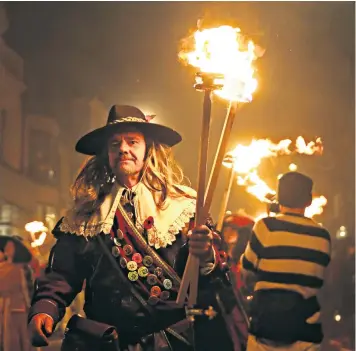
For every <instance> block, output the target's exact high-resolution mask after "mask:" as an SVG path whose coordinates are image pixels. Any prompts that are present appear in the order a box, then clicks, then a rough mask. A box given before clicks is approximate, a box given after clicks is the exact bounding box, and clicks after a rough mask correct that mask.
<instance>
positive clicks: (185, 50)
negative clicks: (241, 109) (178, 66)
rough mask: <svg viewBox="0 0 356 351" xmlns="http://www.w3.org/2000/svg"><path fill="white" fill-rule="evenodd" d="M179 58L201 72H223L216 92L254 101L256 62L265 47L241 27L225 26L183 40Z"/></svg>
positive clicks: (242, 100)
mask: <svg viewBox="0 0 356 351" xmlns="http://www.w3.org/2000/svg"><path fill="white" fill-rule="evenodd" d="M182 44H183V45H182V50H181V51H180V53H179V55H178V56H179V58H180V59H181V60H182V61H183V62H185V63H187V64H189V65H192V66H194V67H197V68H199V70H200V72H204V73H214V74H219V75H222V76H223V79H222V80H221V79H219V80H218V81H219V83H218V84H223V87H222V89H221V90H215V91H214V93H215V94H216V95H218V96H220V97H221V98H223V99H226V100H231V101H237V102H250V101H251V100H252V94H253V93H254V92H255V90H256V88H257V79H256V78H255V77H254V74H255V68H254V67H253V62H254V61H255V60H256V59H257V58H258V57H261V56H262V55H263V53H264V51H263V50H262V49H261V48H260V47H258V46H256V45H255V44H254V43H253V42H252V41H251V40H249V41H248V40H246V38H245V37H244V36H243V35H242V34H241V30H240V29H239V28H233V27H231V26H221V27H217V28H210V29H204V30H197V31H196V32H195V33H194V34H193V35H191V36H189V37H188V38H186V39H183V41H182Z"/></svg>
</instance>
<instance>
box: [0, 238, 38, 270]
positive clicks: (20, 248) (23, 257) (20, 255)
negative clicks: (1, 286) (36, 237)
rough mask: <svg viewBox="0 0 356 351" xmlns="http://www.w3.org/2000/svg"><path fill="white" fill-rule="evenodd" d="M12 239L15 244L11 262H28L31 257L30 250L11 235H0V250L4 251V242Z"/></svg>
mask: <svg viewBox="0 0 356 351" xmlns="http://www.w3.org/2000/svg"><path fill="white" fill-rule="evenodd" d="M9 241H12V242H13V243H14V244H15V256H14V258H13V261H12V262H13V263H29V262H30V261H31V259H32V254H31V252H30V250H29V249H28V248H27V247H26V246H25V244H23V243H22V241H21V240H20V239H18V238H17V237H15V236H12V235H0V250H1V251H4V249H5V246H6V244H7V243H8V242H9Z"/></svg>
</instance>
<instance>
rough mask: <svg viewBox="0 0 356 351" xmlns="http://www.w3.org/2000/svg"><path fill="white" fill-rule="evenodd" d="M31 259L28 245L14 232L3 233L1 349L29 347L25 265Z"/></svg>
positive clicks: (22, 350) (0, 257) (13, 350)
mask: <svg viewBox="0 0 356 351" xmlns="http://www.w3.org/2000/svg"><path fill="white" fill-rule="evenodd" d="M30 261H31V253H30V251H29V250H28V249H27V248H26V246H25V245H24V244H23V243H22V242H21V241H20V240H19V239H17V238H15V237H12V236H0V350H1V351H29V350H31V345H30V342H29V339H28V335H27V314H28V308H29V306H30V296H29V289H28V288H29V287H28V282H27V280H26V275H25V267H26V265H28V263H29V262H30Z"/></svg>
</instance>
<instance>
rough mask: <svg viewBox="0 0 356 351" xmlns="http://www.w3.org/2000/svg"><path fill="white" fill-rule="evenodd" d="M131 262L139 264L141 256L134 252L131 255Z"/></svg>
mask: <svg viewBox="0 0 356 351" xmlns="http://www.w3.org/2000/svg"><path fill="white" fill-rule="evenodd" d="M132 260H133V261H135V262H136V263H141V262H142V256H141V255H140V254H139V253H138V252H136V253H134V254H133V255H132Z"/></svg>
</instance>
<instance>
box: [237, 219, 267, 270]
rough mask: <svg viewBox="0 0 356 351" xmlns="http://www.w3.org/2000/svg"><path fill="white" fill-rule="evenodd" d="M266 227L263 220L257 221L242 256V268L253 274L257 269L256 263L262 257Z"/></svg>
mask: <svg viewBox="0 0 356 351" xmlns="http://www.w3.org/2000/svg"><path fill="white" fill-rule="evenodd" d="M266 231H267V228H266V225H265V224H264V221H263V219H261V220H259V221H257V222H256V223H255V225H254V227H253V231H252V235H251V239H250V241H249V242H248V244H247V246H246V249H245V252H244V254H243V255H242V258H241V262H242V268H243V269H246V270H249V271H253V272H255V271H256V270H257V267H258V262H259V260H260V258H261V256H262V251H263V249H264V246H263V244H262V243H263V237H265V236H266Z"/></svg>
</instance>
